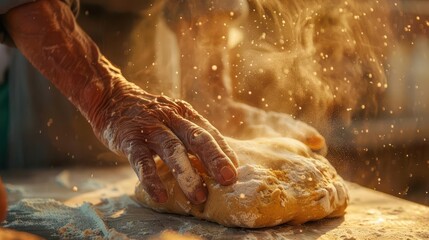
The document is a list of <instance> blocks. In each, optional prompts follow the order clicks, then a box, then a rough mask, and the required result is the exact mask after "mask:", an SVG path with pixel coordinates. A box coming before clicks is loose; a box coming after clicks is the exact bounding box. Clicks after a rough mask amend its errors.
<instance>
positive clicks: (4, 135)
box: [0, 81, 9, 169]
mask: <svg viewBox="0 0 429 240" xmlns="http://www.w3.org/2000/svg"><path fill="white" fill-rule="evenodd" d="M8 127H9V91H8V84H7V81H6V82H4V83H3V84H1V85H0V169H4V168H6V167H7V158H8V157H7V154H8V153H7V142H8Z"/></svg>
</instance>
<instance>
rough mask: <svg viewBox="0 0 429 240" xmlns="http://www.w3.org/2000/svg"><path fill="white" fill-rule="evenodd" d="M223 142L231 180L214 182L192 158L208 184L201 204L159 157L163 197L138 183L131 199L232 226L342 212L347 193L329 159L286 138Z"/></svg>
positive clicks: (295, 220)
mask: <svg viewBox="0 0 429 240" xmlns="http://www.w3.org/2000/svg"><path fill="white" fill-rule="evenodd" d="M227 141H228V143H229V144H230V146H231V147H232V148H233V149H234V151H235V152H236V153H237V155H238V158H239V161H240V163H239V167H238V181H237V183H236V184H234V185H231V186H221V185H219V184H218V183H216V182H215V181H214V180H213V179H212V178H210V177H208V176H207V174H206V172H205V171H204V169H203V167H202V165H201V164H199V161H198V160H197V159H196V158H195V157H192V158H191V160H192V163H193V165H194V166H195V167H196V168H197V169H198V171H199V172H200V174H201V175H202V177H203V178H204V181H205V183H206V184H207V188H208V191H209V195H208V198H207V202H206V203H205V204H202V205H192V204H190V203H189V202H188V200H187V199H186V197H185V196H184V194H183V193H182V191H181V190H180V188H179V186H178V184H177V183H176V181H175V180H174V177H173V175H172V174H171V173H170V171H169V169H168V167H167V166H166V165H165V164H163V162H162V161H160V160H159V159H158V160H157V167H158V173H159V175H160V177H161V180H162V181H163V183H164V185H165V186H166V188H167V191H168V194H169V200H168V202H167V203H165V204H157V203H155V202H153V201H152V200H151V198H150V197H149V195H148V194H147V193H146V192H145V191H144V190H143V187H142V185H141V184H139V183H138V184H137V186H136V190H135V197H136V199H137V200H138V201H139V202H140V203H141V204H142V205H143V206H146V207H149V208H152V209H154V210H156V211H159V212H169V213H176V214H183V215H193V216H195V217H198V218H201V219H206V220H209V221H213V222H217V223H220V224H222V225H225V226H231V227H246V228H261V227H270V226H275V225H279V224H282V223H286V222H290V223H292V224H300V223H304V222H307V221H312V220H317V219H321V218H325V217H337V216H342V215H343V214H344V211H345V208H346V206H347V203H348V199H349V197H348V191H347V189H346V186H345V184H344V181H343V179H342V178H341V177H340V176H339V175H338V174H337V172H336V171H335V169H334V168H333V167H332V165H331V164H330V163H329V162H328V160H326V159H325V158H324V157H322V156H320V155H317V154H315V153H313V152H312V151H311V150H310V149H309V148H308V147H307V146H306V145H304V144H303V143H301V142H299V141H297V140H294V139H290V138H270V139H267V138H264V139H262V138H261V139H253V140H245V141H243V140H236V139H231V138H228V139H227Z"/></svg>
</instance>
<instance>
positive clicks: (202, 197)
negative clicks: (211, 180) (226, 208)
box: [195, 189, 207, 203]
mask: <svg viewBox="0 0 429 240" xmlns="http://www.w3.org/2000/svg"><path fill="white" fill-rule="evenodd" d="M195 199H196V200H197V201H198V203H203V202H205V201H206V200H207V196H206V192H205V191H204V190H203V189H198V190H197V191H196V193H195Z"/></svg>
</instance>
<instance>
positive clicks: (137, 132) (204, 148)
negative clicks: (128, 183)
mask: <svg viewBox="0 0 429 240" xmlns="http://www.w3.org/2000/svg"><path fill="white" fill-rule="evenodd" d="M105 99H106V100H105V101H104V102H103V104H101V105H100V106H102V107H99V108H97V109H96V110H95V111H94V112H93V113H91V114H90V115H89V119H90V120H91V124H92V125H93V128H94V132H95V133H96V134H97V135H98V136H99V138H100V139H101V140H102V141H103V142H104V143H105V144H106V145H107V146H108V147H109V148H110V149H111V150H112V151H114V152H117V153H122V154H124V155H125V156H127V158H128V160H129V162H130V164H131V166H132V168H133V169H134V171H135V172H136V174H137V176H138V178H139V179H140V181H141V183H142V184H143V185H144V188H145V190H146V192H147V193H148V194H149V195H150V196H151V197H152V198H153V200H154V201H157V202H160V203H163V202H166V201H167V198H168V197H167V192H166V190H165V188H164V186H163V184H162V182H161V180H160V178H159V176H158V174H157V170H156V164H155V162H154V158H153V155H154V154H157V155H158V156H159V157H160V158H161V159H162V160H163V161H164V162H165V163H166V164H167V165H168V166H169V168H170V169H171V171H172V172H173V175H174V176H175V178H176V179H177V182H178V183H179V185H180V187H181V189H182V190H183V192H184V193H185V195H186V196H187V198H188V199H189V200H190V201H191V202H192V203H194V204H200V203H203V202H205V200H206V197H207V189H206V188H205V185H204V183H203V181H202V179H201V178H200V176H199V175H198V173H197V172H196V171H195V169H194V168H193V167H192V165H191V163H190V162H189V159H188V152H189V153H191V154H194V155H196V156H197V157H198V158H199V159H200V161H202V163H203V165H204V166H205V168H206V170H207V172H208V173H209V174H210V175H211V176H212V177H214V179H216V180H217V182H219V183H220V184H221V185H229V184H232V183H234V182H235V181H236V177H237V172H236V169H235V167H234V165H235V166H237V157H236V155H235V153H234V152H233V150H232V149H231V148H230V147H229V146H228V144H227V143H226V142H225V140H224V138H223V137H222V135H221V134H220V133H219V131H217V130H216V129H215V128H214V127H213V126H212V125H211V124H210V123H209V122H208V121H207V120H206V119H204V118H203V117H202V116H201V115H199V114H198V113H197V112H196V111H195V110H194V109H193V108H192V107H191V106H190V105H189V104H188V103H186V102H184V101H181V100H173V99H171V98H168V97H165V96H155V95H151V94H148V93H146V92H144V91H143V90H142V89H140V88H139V87H137V86H135V85H134V84H132V83H130V82H126V81H125V80H123V81H119V83H117V84H116V85H115V86H114V87H113V88H112V91H111V95H110V96H106V97H105Z"/></svg>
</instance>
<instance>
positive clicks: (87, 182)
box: [55, 170, 106, 191]
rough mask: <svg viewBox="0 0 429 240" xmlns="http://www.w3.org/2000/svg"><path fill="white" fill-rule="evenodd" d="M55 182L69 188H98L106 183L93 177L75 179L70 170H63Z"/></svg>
mask: <svg viewBox="0 0 429 240" xmlns="http://www.w3.org/2000/svg"><path fill="white" fill-rule="evenodd" d="M55 182H56V183H57V184H58V185H59V186H61V187H64V188H67V189H76V190H84V191H86V190H98V189H101V188H103V187H105V186H106V185H105V184H104V183H103V182H101V181H99V180H97V179H93V178H85V179H84V181H82V179H79V180H74V179H72V176H71V173H70V171H68V170H64V171H61V172H60V173H59V174H58V175H57V176H56V177H55Z"/></svg>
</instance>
